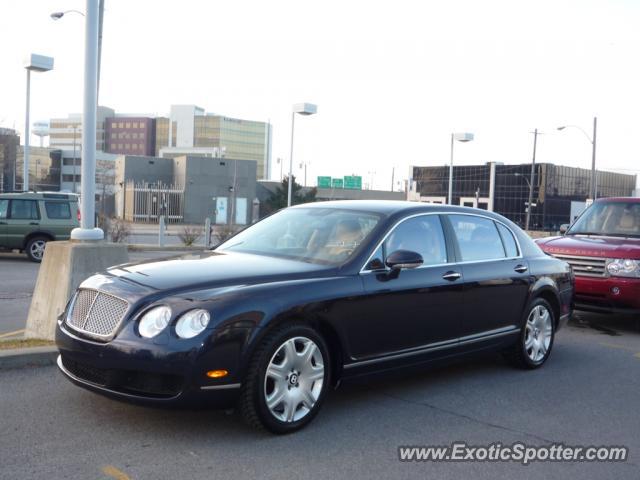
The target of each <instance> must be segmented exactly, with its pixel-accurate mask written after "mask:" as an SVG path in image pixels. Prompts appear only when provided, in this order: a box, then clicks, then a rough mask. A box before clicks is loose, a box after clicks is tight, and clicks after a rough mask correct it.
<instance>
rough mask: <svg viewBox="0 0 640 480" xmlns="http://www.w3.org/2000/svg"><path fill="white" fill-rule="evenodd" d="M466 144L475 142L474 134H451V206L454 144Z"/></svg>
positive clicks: (451, 197) (451, 198)
mask: <svg viewBox="0 0 640 480" xmlns="http://www.w3.org/2000/svg"><path fill="white" fill-rule="evenodd" d="M454 140H457V141H458V142H462V143H466V142H470V141H472V140H473V133H468V132H466V133H452V134H451V160H450V162H449V201H448V202H447V203H449V205H451V204H452V203H453V142H454Z"/></svg>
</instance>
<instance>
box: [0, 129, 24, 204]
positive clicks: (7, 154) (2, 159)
mask: <svg viewBox="0 0 640 480" xmlns="http://www.w3.org/2000/svg"><path fill="white" fill-rule="evenodd" d="M19 147H20V136H19V135H18V134H17V133H16V131H15V130H12V129H10V128H0V191H2V192H8V191H11V190H13V189H14V182H15V171H16V156H17V152H18V148H19Z"/></svg>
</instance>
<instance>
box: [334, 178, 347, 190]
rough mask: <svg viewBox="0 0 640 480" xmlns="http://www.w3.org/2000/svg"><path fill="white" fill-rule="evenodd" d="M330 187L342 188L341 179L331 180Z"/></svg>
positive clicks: (342, 182)
mask: <svg viewBox="0 0 640 480" xmlns="http://www.w3.org/2000/svg"><path fill="white" fill-rule="evenodd" d="M331 187H333V188H344V181H343V180H342V179H341V178H334V179H332V180H331Z"/></svg>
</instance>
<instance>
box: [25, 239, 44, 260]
mask: <svg viewBox="0 0 640 480" xmlns="http://www.w3.org/2000/svg"><path fill="white" fill-rule="evenodd" d="M47 241H48V238H45V237H33V238H30V239H29V241H28V242H27V246H26V248H25V252H26V254H27V257H28V258H29V260H31V261H32V262H37V263H40V262H41V261H42V257H43V256H44V248H45V246H46V245H47Z"/></svg>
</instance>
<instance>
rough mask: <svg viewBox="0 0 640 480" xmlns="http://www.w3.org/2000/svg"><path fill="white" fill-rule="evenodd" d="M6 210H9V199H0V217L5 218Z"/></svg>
mask: <svg viewBox="0 0 640 480" xmlns="http://www.w3.org/2000/svg"><path fill="white" fill-rule="evenodd" d="M7 210H9V200H0V218H7Z"/></svg>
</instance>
